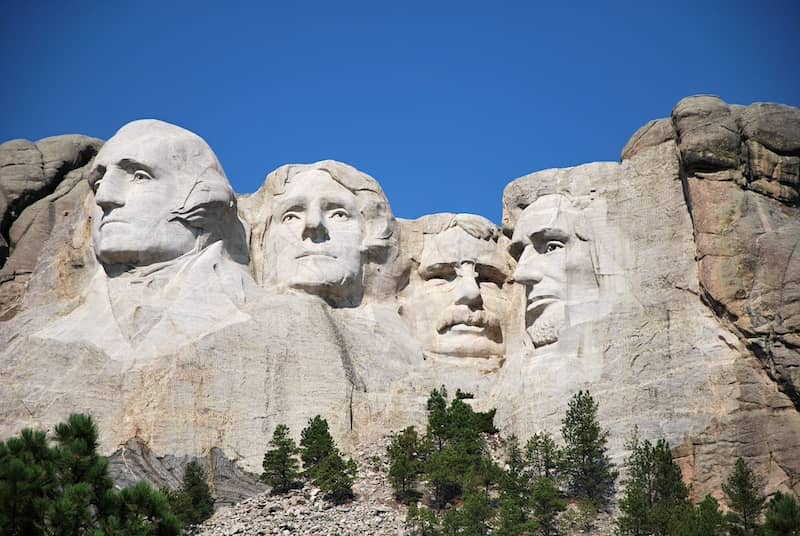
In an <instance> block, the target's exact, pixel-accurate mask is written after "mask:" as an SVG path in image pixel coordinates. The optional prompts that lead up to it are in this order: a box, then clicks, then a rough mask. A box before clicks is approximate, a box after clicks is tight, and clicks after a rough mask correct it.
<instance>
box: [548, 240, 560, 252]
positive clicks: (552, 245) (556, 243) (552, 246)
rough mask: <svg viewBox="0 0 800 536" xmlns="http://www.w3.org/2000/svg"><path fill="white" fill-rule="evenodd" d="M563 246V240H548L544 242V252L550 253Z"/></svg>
mask: <svg viewBox="0 0 800 536" xmlns="http://www.w3.org/2000/svg"><path fill="white" fill-rule="evenodd" d="M563 247H564V242H561V241H560V240H550V241H549V242H547V244H545V246H544V252H545V253H552V252H553V251H555V250H557V249H561V248H563Z"/></svg>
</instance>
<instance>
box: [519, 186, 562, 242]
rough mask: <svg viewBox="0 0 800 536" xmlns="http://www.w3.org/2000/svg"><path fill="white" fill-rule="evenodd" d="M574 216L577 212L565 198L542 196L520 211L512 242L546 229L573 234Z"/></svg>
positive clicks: (554, 195)
mask: <svg viewBox="0 0 800 536" xmlns="http://www.w3.org/2000/svg"><path fill="white" fill-rule="evenodd" d="M576 215H577V211H576V210H575V208H574V207H573V206H572V204H571V203H570V201H569V199H568V198H567V197H566V196H563V195H560V194H550V195H544V196H542V197H540V198H538V199H537V200H536V201H534V202H533V203H531V204H530V205H528V206H527V207H526V208H525V210H523V211H522V214H520V218H519V221H517V225H516V227H515V229H514V238H513V241H515V242H516V241H518V240H520V239H522V238H525V237H529V236H530V235H532V234H533V233H536V232H539V231H543V230H546V229H554V230H556V229H557V230H560V231H563V232H565V233H567V234H573V233H574V227H575V218H576Z"/></svg>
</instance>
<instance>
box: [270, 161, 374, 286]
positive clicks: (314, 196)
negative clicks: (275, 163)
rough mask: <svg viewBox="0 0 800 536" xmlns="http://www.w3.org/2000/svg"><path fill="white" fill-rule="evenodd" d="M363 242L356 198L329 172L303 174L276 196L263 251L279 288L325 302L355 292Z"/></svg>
mask: <svg viewBox="0 0 800 536" xmlns="http://www.w3.org/2000/svg"><path fill="white" fill-rule="evenodd" d="M363 240H364V218H363V216H362V214H361V212H360V211H359V206H358V201H357V198H356V196H355V194H353V192H351V191H350V190H348V189H347V188H345V187H344V186H343V185H342V184H340V183H339V182H337V181H336V180H334V179H333V178H332V177H331V175H330V174H329V173H328V172H327V171H324V170H321V169H309V170H306V171H302V172H300V173H298V174H296V175H294V176H293V177H291V179H290V180H289V181H288V182H287V183H286V188H285V190H284V191H283V192H282V193H281V194H280V195H278V196H276V197H275V201H274V204H273V214H272V222H271V224H270V226H269V230H268V233H267V252H268V255H269V256H268V260H269V261H270V262H273V263H274V270H275V274H276V277H277V280H278V284H279V285H280V286H284V287H289V288H294V289H298V290H301V291H303V292H307V293H310V294H317V295H320V296H324V297H329V298H336V297H345V296H348V295H352V294H354V293H357V292H358V287H359V285H360V283H361V270H362V243H363Z"/></svg>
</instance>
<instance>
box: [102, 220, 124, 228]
mask: <svg viewBox="0 0 800 536" xmlns="http://www.w3.org/2000/svg"><path fill="white" fill-rule="evenodd" d="M109 223H126V222H124V221H122V220H103V221H101V222H100V229H102V228H103V227H105V226H106V225H108V224H109Z"/></svg>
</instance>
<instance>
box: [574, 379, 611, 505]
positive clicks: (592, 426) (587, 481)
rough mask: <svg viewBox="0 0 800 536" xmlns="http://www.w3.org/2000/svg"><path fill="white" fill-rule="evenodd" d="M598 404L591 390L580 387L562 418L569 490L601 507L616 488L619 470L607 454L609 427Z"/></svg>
mask: <svg viewBox="0 0 800 536" xmlns="http://www.w3.org/2000/svg"><path fill="white" fill-rule="evenodd" d="M597 407H598V406H597V403H596V402H595V401H594V399H593V398H592V395H591V394H589V391H586V392H584V391H578V393H577V394H575V396H573V397H572V399H571V400H570V401H569V406H568V408H567V413H566V415H565V416H564V419H563V420H562V421H561V423H562V426H561V435H562V436H563V437H564V442H565V447H564V461H565V473H566V476H567V479H568V486H569V490H570V492H571V493H572V495H573V496H575V497H578V498H583V499H588V500H591V501H592V502H594V503H595V504H596V505H597V506H598V507H602V506H605V505H606V504H607V502H608V499H609V497H610V496H611V494H612V493H613V491H614V480H615V479H616V477H617V473H616V471H614V467H613V465H612V463H611V460H610V459H609V457H608V455H607V450H608V447H607V446H606V442H607V440H608V430H604V429H602V428H601V427H600V424H599V423H598V422H597Z"/></svg>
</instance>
